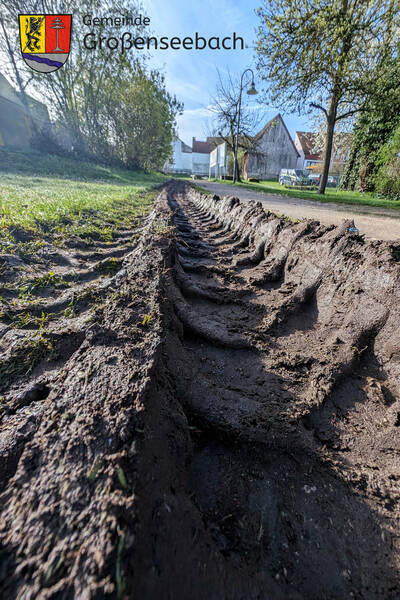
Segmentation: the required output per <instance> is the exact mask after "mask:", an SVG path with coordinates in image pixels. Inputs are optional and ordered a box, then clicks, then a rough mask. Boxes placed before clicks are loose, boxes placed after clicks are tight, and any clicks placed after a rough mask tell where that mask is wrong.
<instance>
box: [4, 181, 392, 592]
mask: <svg viewBox="0 0 400 600" xmlns="http://www.w3.org/2000/svg"><path fill="white" fill-rule="evenodd" d="M348 227H349V223H346V222H344V223H343V225H342V226H341V227H335V228H334V227H330V228H329V227H325V226H322V225H320V224H319V223H317V222H312V221H304V222H301V223H296V224H294V223H290V222H288V221H285V220H283V219H279V218H277V217H276V216H275V215H273V214H269V213H265V212H264V211H263V210H262V207H261V205H260V204H255V203H246V204H242V203H240V202H239V200H237V199H236V198H225V199H223V200H221V199H219V198H218V197H215V196H214V197H212V196H206V195H202V194H200V193H199V192H198V191H196V190H194V189H193V188H192V187H190V186H188V185H186V184H184V183H182V182H171V183H170V184H169V185H167V186H166V187H165V188H164V190H163V191H162V192H161V194H160V196H159V198H158V200H157V202H156V204H155V207H154V210H153V212H152V213H151V215H150V217H149V218H148V219H147V222H146V224H145V227H144V231H143V233H142V236H141V238H140V240H139V242H138V244H137V246H136V248H135V249H134V250H133V252H131V253H130V254H128V255H127V256H125V257H124V253H123V252H121V253H120V252H119V250H118V248H117V249H116V251H117V254H116V255H115V256H117V257H118V260H119V261H120V262H119V263H118V269H119V270H118V272H117V273H116V274H115V275H113V276H110V277H107V278H106V279H105V280H104V282H103V283H102V284H101V285H98V286H97V287H96V289H95V290H92V292H91V293H92V296H91V302H90V303H89V304H88V299H87V296H85V299H84V300H81V302H82V304H78V307H77V308H74V312H73V314H70V313H65V314H63V317H62V320H59V321H57V323H54V324H53V326H52V325H51V321H50V327H49V331H46V333H43V331H41V330H39V333H37V334H36V338H34V339H33V340H32V339H31V338H28V337H23V336H22V333H21V331H15V330H14V329H13V328H8V329H7V328H6V329H5V330H4V331H3V334H4V335H3V340H5V339H6V340H7V345H8V347H7V348H4V354H3V360H2V363H1V364H0V375H2V387H3V393H4V396H3V398H2V401H1V423H0V482H1V486H2V490H3V492H2V496H1V520H0V543H1V545H0V556H1V563H0V564H1V567H0V585H1V592H0V596H1V597H2V598H7V599H11V598H15V599H17V598H18V599H21V600H22V599H23V600H27V599H34V598H35V599H36V598H39V599H41V600H42V599H43V600H44V599H48V598H52V599H53V598H54V599H55V598H56V599H57V600H58V599H63V600H64V599H65V600H67V599H68V600H69V599H71V598H79V599H82V600H83V599H84V600H87V599H92V598H93V599H94V598H96V599H100V598H124V599H125V598H127V599H128V598H129V599H133V598H135V599H141V600H142V599H143V600H153V599H154V600H155V599H157V600H164V599H165V600H180V599H182V600H186V599H187V600H189V599H190V600H197V599H198V600H200V599H201V600H203V599H204V600H206V599H207V600H209V599H211V600H214V599H215V600H221V599H226V600H239V599H240V600H251V599H254V600H255V599H257V600H266V599H268V600H270V599H271V600H275V599H281V598H282V599H304V600H306V599H307V600H323V599H332V600H333V599H337V600H339V599H343V598H355V599H382V598H384V599H393V600H394V599H397V598H399V597H400V576H399V554H398V552H400V538H399V533H398V531H399V528H398V521H399V516H400V505H399V500H400V438H399V426H400V330H399V325H398V324H399V321H400V265H399V263H398V261H397V259H396V257H395V256H394V254H393V247H394V246H395V245H396V244H393V243H392V244H391V245H389V244H387V243H384V242H374V243H371V244H369V245H365V244H364V242H363V240H362V238H360V237H359V236H357V235H354V234H350V233H349V232H348ZM126 239H127V243H129V238H126ZM99 252H100V253H101V250H100V249H97V251H96V252H94V251H93V257H92V260H93V261H98V260H99V259H100V258H101V257H100V256H99V254H98V253H99ZM102 268H103V269H105V270H106V272H107V273H108V275H110V273H109V272H108V269H109V267H107V265H106V264H105V265H103V267H102ZM96 269H98V268H96ZM100 270H101V269H100ZM111 275H112V274H111ZM68 293H71V290H69V291H68ZM46 302H47V303H48V305H49V306H50V305H51V304H52V303H53V305H54V303H56V302H57V298H54V297H51V298H48V299H46V298H45V299H44V300H43V303H44V307H46ZM85 302H86V303H85ZM53 308H54V306H53ZM60 310H61V309H60ZM63 310H64V309H63ZM27 357H28V358H27ZM21 365H22V366H21Z"/></svg>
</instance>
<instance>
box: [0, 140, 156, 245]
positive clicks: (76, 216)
mask: <svg viewBox="0 0 400 600" xmlns="http://www.w3.org/2000/svg"><path fill="white" fill-rule="evenodd" d="M165 180H166V178H165V177H164V176H163V175H161V174H159V173H145V172H142V171H129V170H127V169H119V168H112V167H105V166H102V165H96V164H93V163H89V162H83V161H78V160H74V159H70V158H62V157H60V156H51V155H44V154H40V153H37V152H32V153H29V154H27V153H22V152H10V151H6V150H0V237H1V238H2V240H3V241H4V239H5V238H7V236H8V233H9V232H10V231H11V233H12V230H13V229H14V228H16V229H22V230H25V231H27V232H32V233H34V234H39V236H40V234H45V233H46V232H48V231H49V230H52V232H56V233H57V228H58V231H59V232H60V231H61V230H65V229H67V230H71V229H72V230H74V231H73V233H74V234H76V235H79V236H80V237H83V238H85V237H90V238H91V239H111V230H112V228H113V225H114V224H115V225H117V224H118V225H121V222H122V224H124V223H123V221H124V219H126V218H127V216H128V213H129V215H130V216H132V215H133V214H134V215H138V216H141V215H142V214H143V212H144V211H146V209H147V208H148V207H147V203H146V202H145V201H144V200H143V193H144V192H145V191H147V190H149V189H150V188H151V187H153V186H155V185H156V184H160V183H162V182H163V181H165ZM105 216H106V217H107V218H106V221H107V227H106V228H105V227H104V217H105ZM128 225H129V223H128ZM75 230H76V231H75ZM3 251H4V249H3Z"/></svg>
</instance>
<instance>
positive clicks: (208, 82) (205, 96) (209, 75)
mask: <svg viewBox="0 0 400 600" xmlns="http://www.w3.org/2000/svg"><path fill="white" fill-rule="evenodd" d="M143 6H144V12H145V13H146V14H147V16H149V17H150V19H151V30H152V32H153V33H154V34H155V35H157V36H158V37H161V36H162V35H165V36H168V37H172V36H179V37H182V38H183V37H185V36H191V37H194V33H195V32H196V31H197V32H198V33H199V35H204V37H206V38H207V37H210V36H213V35H215V36H219V37H224V36H231V35H232V33H233V32H236V34H237V35H240V36H241V37H243V38H244V40H245V42H246V44H247V45H248V48H246V49H244V50H240V49H237V50H209V49H207V50H154V51H153V52H152V56H151V65H152V66H153V67H156V68H159V69H161V70H162V71H163V72H164V74H165V77H166V84H167V88H168V90H169V91H170V92H171V93H173V94H176V96H177V97H178V98H179V99H180V100H181V101H183V102H184V105H185V111H184V114H183V115H182V116H180V117H178V129H179V136H180V137H181V139H183V140H184V141H185V142H186V143H188V144H190V143H191V141H192V136H195V137H196V138H197V139H205V137H206V135H207V134H208V133H209V129H210V125H211V114H210V113H209V112H208V111H207V106H209V105H210V102H211V98H212V95H213V93H214V92H215V86H216V81H217V73H216V69H217V68H218V69H219V70H220V71H222V72H223V71H224V70H226V69H228V68H229V70H230V71H231V73H232V74H238V75H240V74H241V73H242V72H243V70H244V69H245V68H247V67H254V65H255V59H254V49H253V43H254V39H255V37H256V33H255V30H256V27H257V26H258V23H259V18H258V17H257V15H256V14H255V10H256V9H257V8H258V6H260V0H187V1H186V2H185V1H184V0H143ZM257 84H258V85H257ZM256 87H258V88H260V89H262V84H261V82H259V81H257V79H256ZM265 108H266V115H265V116H266V120H267V119H269V118H272V117H273V116H274V115H275V114H276V113H277V112H278V110H277V109H276V108H274V107H265ZM283 117H284V119H285V122H286V125H287V126H288V129H289V131H290V133H291V134H292V136H293V137H294V133H295V131H296V130H307V129H310V127H312V125H310V124H309V123H308V122H307V119H306V117H298V116H296V115H286V114H283Z"/></svg>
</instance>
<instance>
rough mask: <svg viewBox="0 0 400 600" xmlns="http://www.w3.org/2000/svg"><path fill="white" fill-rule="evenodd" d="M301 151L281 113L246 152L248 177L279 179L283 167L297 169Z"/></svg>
mask: <svg viewBox="0 0 400 600" xmlns="http://www.w3.org/2000/svg"><path fill="white" fill-rule="evenodd" d="M298 158H299V153H298V151H297V149H296V146H295V145H294V142H293V140H292V138H291V136H290V133H289V131H288V129H287V127H286V125H285V122H284V120H283V119H282V117H281V115H280V114H278V115H276V116H275V117H274V118H273V119H271V120H270V121H269V122H268V123H267V124H266V125H265V127H263V129H262V130H261V131H260V132H259V133H257V135H255V136H254V138H253V144H252V147H251V148H250V150H248V151H247V152H246V153H245V157H244V169H243V175H244V177H245V178H246V179H249V178H251V177H254V178H257V179H278V176H279V172H280V170H281V169H295V168H296V167H297V160H298Z"/></svg>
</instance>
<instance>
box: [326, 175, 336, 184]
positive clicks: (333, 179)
mask: <svg viewBox="0 0 400 600" xmlns="http://www.w3.org/2000/svg"><path fill="white" fill-rule="evenodd" d="M326 185H327V187H337V186H338V185H339V176H338V175H329V177H328V181H327V184H326Z"/></svg>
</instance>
